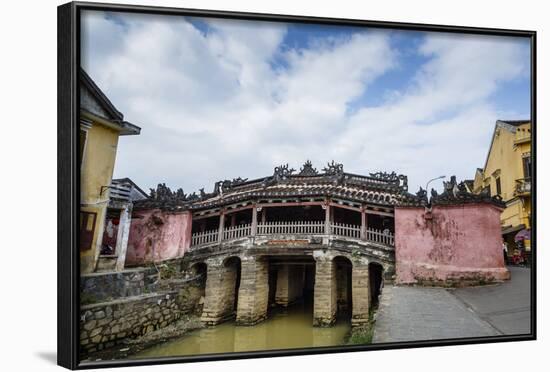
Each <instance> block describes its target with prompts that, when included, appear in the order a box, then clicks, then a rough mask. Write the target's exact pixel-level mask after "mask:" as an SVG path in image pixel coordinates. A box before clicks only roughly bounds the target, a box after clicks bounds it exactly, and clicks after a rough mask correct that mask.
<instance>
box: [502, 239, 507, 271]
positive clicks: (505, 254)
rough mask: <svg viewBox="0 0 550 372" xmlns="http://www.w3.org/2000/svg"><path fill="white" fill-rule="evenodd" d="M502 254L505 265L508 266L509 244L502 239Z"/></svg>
mask: <svg viewBox="0 0 550 372" xmlns="http://www.w3.org/2000/svg"><path fill="white" fill-rule="evenodd" d="M502 254H503V255H504V264H505V265H508V243H506V241H505V240H504V239H502Z"/></svg>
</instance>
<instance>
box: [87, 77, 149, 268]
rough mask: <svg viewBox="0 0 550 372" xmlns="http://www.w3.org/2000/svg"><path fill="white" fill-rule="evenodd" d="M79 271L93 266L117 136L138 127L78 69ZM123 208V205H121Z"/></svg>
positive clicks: (100, 236) (109, 187)
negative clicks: (125, 117)
mask: <svg viewBox="0 0 550 372" xmlns="http://www.w3.org/2000/svg"><path fill="white" fill-rule="evenodd" d="M79 89H80V271H81V273H89V272H93V271H95V269H96V266H97V263H98V259H99V255H100V252H101V245H102V240H103V232H104V229H105V227H104V224H105V219H106V216H107V208H108V206H109V203H110V201H111V200H112V196H111V190H112V188H113V187H112V185H111V181H112V177H113V170H114V166H115V159H116V153H117V145H118V138H119V136H123V135H136V134H139V133H140V130H141V129H140V128H139V127H137V126H135V125H134V124H131V123H128V122H127V121H124V117H123V115H122V113H121V112H119V111H118V110H117V109H116V108H115V106H114V105H113V104H112V103H111V102H110V101H109V99H108V98H107V97H106V96H105V94H104V93H103V92H102V91H101V89H99V87H98V86H97V85H96V84H95V83H94V81H93V80H92V79H91V78H90V77H89V76H88V74H87V73H86V72H85V71H84V70H82V69H81V70H80V88H79ZM121 208H122V209H124V207H121Z"/></svg>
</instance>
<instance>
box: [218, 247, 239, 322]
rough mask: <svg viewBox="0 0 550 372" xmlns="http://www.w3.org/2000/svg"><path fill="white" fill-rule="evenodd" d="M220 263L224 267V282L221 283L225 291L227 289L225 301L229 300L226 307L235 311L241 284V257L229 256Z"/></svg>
mask: <svg viewBox="0 0 550 372" xmlns="http://www.w3.org/2000/svg"><path fill="white" fill-rule="evenodd" d="M222 265H223V266H224V268H225V269H226V277H225V280H224V282H225V283H223V285H224V288H225V291H227V292H226V296H227V301H230V302H231V304H230V305H229V304H228V305H227V307H228V309H231V311H232V312H233V313H235V312H236V311H237V306H238V302H239V288H240V285H241V257H239V256H229V257H227V258H225V259H224V260H223V262H222Z"/></svg>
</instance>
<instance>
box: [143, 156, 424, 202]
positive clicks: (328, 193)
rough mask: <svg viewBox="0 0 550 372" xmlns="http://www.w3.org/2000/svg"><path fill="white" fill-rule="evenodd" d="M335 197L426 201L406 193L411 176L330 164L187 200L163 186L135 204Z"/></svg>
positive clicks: (233, 184)
mask: <svg viewBox="0 0 550 372" xmlns="http://www.w3.org/2000/svg"><path fill="white" fill-rule="evenodd" d="M319 197H332V198H338V199H344V200H349V201H352V202H356V203H361V204H374V205H380V206H396V205H410V204H419V203H421V202H422V200H421V199H420V198H418V197H417V196H416V195H414V194H410V193H409V192H408V185H407V176H404V175H398V174H396V173H395V172H392V173H386V172H377V173H370V174H369V175H368V176H364V175H358V174H352V173H346V172H344V167H343V165H342V164H338V163H335V162H334V161H333V162H332V163H329V164H327V166H326V167H325V168H323V170H322V171H321V172H319V171H317V169H315V168H314V167H313V165H312V164H311V162H309V161H307V162H306V163H305V164H304V165H303V166H302V168H301V169H300V171H299V172H296V171H295V170H294V169H291V168H289V166H288V164H286V165H281V166H278V167H275V169H274V171H273V174H272V175H270V176H267V177H264V178H258V179H254V180H248V179H242V178H240V177H239V178H235V179H233V180H225V181H219V182H216V183H215V185H214V191H213V192H211V193H206V192H204V189H201V190H200V192H199V194H197V193H192V194H190V195H186V194H185V193H184V192H183V190H181V189H179V190H177V191H175V192H173V191H171V190H170V188H168V187H166V186H165V185H164V184H159V185H158V187H157V189H156V190H154V189H151V196H150V198H149V199H147V200H143V201H139V202H138V203H136V205H135V207H137V208H154V207H160V208H167V209H174V210H181V209H191V210H201V209H208V208H215V207H221V206H224V205H228V204H233V203H236V202H241V201H247V200H289V201H290V199H292V200H296V199H306V200H307V199H315V198H319Z"/></svg>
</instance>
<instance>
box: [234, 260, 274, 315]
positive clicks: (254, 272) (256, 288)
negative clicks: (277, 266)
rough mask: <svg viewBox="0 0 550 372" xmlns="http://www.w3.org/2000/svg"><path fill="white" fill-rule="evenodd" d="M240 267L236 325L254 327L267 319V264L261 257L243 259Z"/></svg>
mask: <svg viewBox="0 0 550 372" xmlns="http://www.w3.org/2000/svg"><path fill="white" fill-rule="evenodd" d="M241 265H242V266H241V284H240V288H239V300H238V306H237V324H238V325H254V324H257V323H259V322H261V321H263V320H264V319H265V318H266V317H267V302H268V295H269V288H268V285H269V284H268V268H269V264H268V262H267V260H265V259H264V258H261V257H245V258H243V259H242V261H241Z"/></svg>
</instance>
